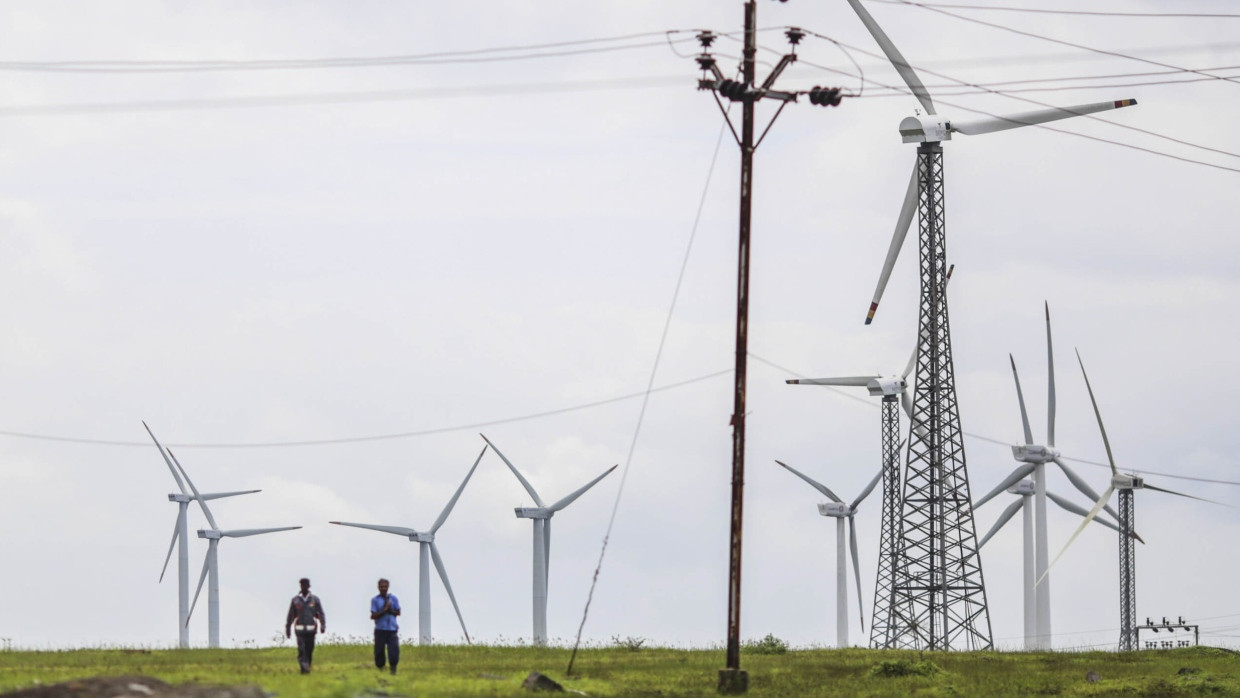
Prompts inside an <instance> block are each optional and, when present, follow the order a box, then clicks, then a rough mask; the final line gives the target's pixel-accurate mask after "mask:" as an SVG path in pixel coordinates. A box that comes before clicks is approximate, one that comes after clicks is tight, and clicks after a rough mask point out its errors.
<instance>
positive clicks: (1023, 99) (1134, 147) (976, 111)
mask: <svg viewBox="0 0 1240 698" xmlns="http://www.w3.org/2000/svg"><path fill="white" fill-rule="evenodd" d="M807 33H808V34H810V35H811V36H814V37H815V38H819V39H823V40H826V41H830V42H832V43H838V44H839V45H841V46H846V47H848V48H851V49H853V50H855V51H858V52H860V53H863V54H865V55H867V56H872V57H875V58H882V56H881V55H880V54H877V53H874V52H872V51H867V50H865V49H862V48H858V47H856V46H850V45H848V44H844V43H843V42H839V41H837V40H836V39H832V38H830V37H827V36H823V35H820V34H817V33H815V32H812V31H807ZM912 67H913V68H914V69H915V70H917V71H919V72H924V73H926V74H928V75H934V76H936V77H940V78H943V79H945V80H952V81H954V82H958V83H960V84H961V85H965V86H969V87H982V86H981V85H975V84H973V83H969V82H967V81H964V80H959V79H957V78H953V77H951V76H950V75H944V74H943V73H939V72H936V71H933V70H928V69H925V68H919V67H917V66H912ZM1177 70H1184V71H1187V72H1198V71H1195V70H1191V69H1187V68H1185V69H1177ZM832 72H837V73H838V72H841V71H838V70H834V69H833V70H832ZM871 82H873V81H871ZM875 84H878V85H880V86H881V87H886V88H887V89H891V90H896V91H901V92H904V93H906V94H909V91H908V89H907V88H901V87H896V86H893V85H887V84H883V83H875ZM983 89H985V88H983ZM986 91H987V92H989V93H991V94H995V95H998V96H1003V97H1008V98H1010V99H1015V100H1018V101H1021V102H1027V103H1029V104H1035V105H1038V106H1042V107H1050V108H1056V105H1053V104H1050V103H1047V102H1039V101H1037V100H1035V99H1030V98H1028V97H1018V96H1015V95H1010V94H1007V93H1006V92H1004V91H1002V90H993V89H986ZM938 102H939V103H940V104H944V105H947V106H949V107H953V108H955V109H961V110H964V111H967V112H971V113H974V114H981V115H983V116H989V117H993V118H1003V117H1001V116H1000V115H998V114H992V113H990V112H988V111H983V110H981V109H974V108H971V107H966V106H964V105H962V104H958V103H954V102H948V101H946V100H942V99H940V100H938ZM1082 116H1083V117H1084V118H1086V119H1090V120H1093V121H1097V122H1100V123H1104V124H1109V125H1111V126H1115V127H1117V128H1123V129H1126V130H1130V131H1135V132H1137V133H1143V134H1145V135H1148V136H1153V137H1155V138H1160V139H1163V140H1167V141H1171V142H1173V143H1177V144H1180V145H1185V146H1189V147H1192V148H1198V149H1201V150H1208V151H1210V152H1214V153H1219V154H1222V155H1229V156H1232V157H1240V155H1238V154H1236V153H1231V152H1229V151H1225V150H1220V149H1218V148H1212V147H1210V146H1205V145H1200V144H1197V143H1192V142H1189V141H1185V140H1182V139H1179V138H1175V137H1172V136H1168V135H1165V134H1161V133H1157V132H1155V131H1150V130H1147V129H1143V128H1140V127H1136V126H1129V125H1128V124H1121V123H1118V122H1115V121H1109V120H1107V119H1102V118H1099V117H1097V116H1093V115H1090V114H1084V115H1082ZM1032 126H1034V127H1035V128H1041V129H1045V130H1047V131H1054V132H1056V133H1064V134H1067V135H1070V136H1077V137H1078V138H1086V139H1089V140H1092V141H1098V142H1101V143H1109V144H1111V145H1117V146H1120V147H1122V148H1129V149H1131V150H1139V151H1142V152H1145V153H1149V154H1151V155H1158V156H1161V157H1166V158H1171V159H1172V160H1179V161H1181V162H1187V163H1191V164H1195V165H1203V166H1205V167H1211V168H1215V169H1219V170H1227V171H1229V172H1236V173H1240V169H1236V168H1233V167H1227V166H1225V165H1216V164H1214V163H1211V162H1206V161H1204V160H1194V159H1192V158H1187V157H1183V156H1180V155H1173V154H1171V153H1166V152H1163V151H1160V150H1154V149H1152V148H1145V147H1142V146H1137V145H1133V144H1131V143H1124V142H1122V141H1116V140H1112V139H1109V138H1102V137H1100V136H1091V135H1087V134H1084V133H1078V132H1076V131H1068V130H1065V129H1061V128H1055V127H1052V126H1047V125H1046V124H1032Z"/></svg>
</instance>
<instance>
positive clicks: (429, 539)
mask: <svg viewBox="0 0 1240 698" xmlns="http://www.w3.org/2000/svg"><path fill="white" fill-rule="evenodd" d="M409 540H411V541H413V542H414V543H434V542H435V534H434V533H423V532H421V531H418V532H415V533H410V534H409Z"/></svg>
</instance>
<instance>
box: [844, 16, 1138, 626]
mask: <svg viewBox="0 0 1240 698" xmlns="http://www.w3.org/2000/svg"><path fill="white" fill-rule="evenodd" d="M848 3H849V5H850V6H852V8H853V10H854V11H855V12H856V13H857V16H858V17H859V18H860V19H861V22H862V23H863V24H864V25H865V27H866V29H867V30H868V31H869V32H870V34H871V36H873V37H874V40H875V41H876V42H877V43H878V45H879V47H880V48H881V49H882V51H883V53H884V54H885V55H886V56H887V58H888V60H890V61H891V63H892V65H893V66H894V67H895V69H896V71H897V72H898V73H899V74H900V77H901V78H902V79H903V80H904V82H905V84H907V85H908V87H909V89H910V90H911V91H912V93H913V95H914V96H915V97H916V98H917V100H918V101H919V102H920V103H921V106H922V107H923V108H924V109H925V112H926V113H925V114H924V115H923V114H920V113H918V114H917V115H915V116H910V117H907V118H905V119H904V120H903V121H901V122H900V127H899V129H900V135H901V137H902V140H903V141H904V142H905V143H919V144H920V145H919V146H918V148H917V161H916V164H915V166H914V168H913V172H912V175H911V176H910V178H909V184H908V188H907V191H906V193H905V197H904V203H903V206H902V207H901V211H900V215H899V217H898V218H897V222H896V228H895V233H894V235H893V237H892V241H891V245H890V247H889V248H888V251H887V258H886V260H885V262H884V264H883V269H882V272H881V273H880V275H879V281H878V286H877V288H876V290H875V293H874V299H873V302H872V303H871V304H870V310H869V313H868V314H867V316H866V324H869V323H870V322H871V321H873V319H874V314H875V312H876V311H877V310H878V303H879V301H880V300H881V298H882V294H883V290H884V289H885V288H886V285H887V280H888V279H889V278H890V276H891V270H892V268H893V267H894V265H895V261H896V258H897V257H898V255H899V253H900V248H901V247H902V245H903V242H904V238H905V236H906V234H907V233H908V227H909V225H910V223H911V222H912V219H913V211H914V209H917V210H918V211H919V213H920V216H919V218H920V225H919V241H918V243H919V244H918V248H919V249H920V250H921V261H920V300H919V304H918V307H919V308H920V318H919V323H918V332H917V337H918V364H917V369H916V371H915V381H914V391H913V417H912V422H913V424H914V425H917V426H919V427H920V433H919V430H918V429H913V431H912V433H911V434H910V437H909V449H908V467H907V469H906V472H905V478H904V497H903V505H902V512H901V522H902V523H901V536H902V537H903V540H902V545H903V550H904V551H905V558H904V559H905V562H906V565H905V567H906V569H905V571H904V572H903V574H904V577H905V580H906V581H905V582H902V583H900V584H899V585H897V589H898V593H899V594H901V595H902V596H903V599H902V602H901V603H902V604H903V603H907V604H908V607H909V608H911V609H912V610H911V616H910V617H909V618H908V619H907V624H906V627H904V628H898V629H897V632H896V637H897V638H902V639H901V640H900V642H901V643H903V644H905V645H908V646H910V647H916V648H920V647H921V646H922V644H923V643H925V644H926V645H927V646H928V648H929V649H932V650H944V649H987V648H989V647H991V646H992V644H993V643H992V640H991V636H990V615H989V612H988V610H987V607H986V591H985V586H984V583H983V580H982V571H981V562H980V560H979V559H977V558H976V555H977V545H976V534H975V532H974V525H973V510H972V504H971V497H970V495H969V482H968V472H967V468H966V464H965V457H964V443H963V432H962V430H961V427H960V415H959V409H958V406H957V402H956V385H955V368H954V365H953V362H952V351H951V331H950V327H949V323H948V312H947V295H946V276H947V273H946V272H947V236H946V230H945V226H944V223H943V219H944V215H945V209H944V200H943V189H944V176H943V147H942V142H943V141H948V140H950V139H951V136H952V134H953V133H963V134H965V135H979V134H984V133H992V132H995V131H1003V130H1007V129H1012V128H1017V127H1021V126H1029V125H1033V124H1042V123H1046V122H1050V121H1056V120H1058V119H1064V118H1068V117H1072V116H1080V115H1083V114H1091V113H1095V112H1100V111H1106V110H1110V109H1117V108H1120V107H1127V106H1131V105H1133V104H1135V103H1136V102H1135V101H1134V100H1122V101H1116V102H1100V103H1096V104H1087V105H1082V106H1076V107H1069V108H1062V109H1060V108H1052V109H1044V110H1039V111H1033V112H1026V113H1023V114H1016V115H1011V116H1006V117H987V118H983V119H978V120H971V121H957V120H954V119H948V118H946V117H942V116H939V115H938V114H937V112H936V111H935V108H934V102H933V101H932V100H931V98H930V94H929V93H928V92H927V91H926V87H925V85H924V84H922V82H921V79H920V78H919V77H918V76H917V74H916V72H914V71H913V69H912V67H911V66H910V65H909V63H908V61H906V60H905V59H904V56H902V55H901V54H900V52H899V50H898V49H896V47H895V44H893V43H892V42H891V39H889V38H888V37H887V35H886V33H884V32H883V30H882V29H881V28H880V27H879V26H878V23H877V22H875V21H874V18H873V17H871V16H870V14H869V12H867V11H866V9H865V8H864V7H862V5H861V2H860V0H848ZM903 638H907V639H903Z"/></svg>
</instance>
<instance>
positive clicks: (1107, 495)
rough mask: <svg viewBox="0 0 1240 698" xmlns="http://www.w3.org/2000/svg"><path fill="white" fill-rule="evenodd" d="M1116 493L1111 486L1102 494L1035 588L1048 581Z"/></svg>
mask: <svg viewBox="0 0 1240 698" xmlns="http://www.w3.org/2000/svg"><path fill="white" fill-rule="evenodd" d="M1114 491H1115V485H1111V486H1110V487H1108V488H1107V491H1106V492H1103V493H1102V497H1101V498H1099V499H1098V502H1097V503H1096V504H1094V508H1093V509H1090V510H1089V513H1088V514H1086V515H1085V520H1084V521H1082V522H1081V526H1080V527H1079V528H1077V529H1076V533H1073V534H1072V537H1071V538H1069V539H1068V542H1067V543H1064V544H1063V548H1062V549H1060V551H1059V554H1058V555H1056V556H1055V559H1054V560H1051V564H1049V565H1047V566H1046V571H1045V572H1043V573H1042V576H1041V577H1038V581H1037V582H1035V583H1034V586H1037V585H1038V584H1041V583H1042V580H1043V579H1046V575H1048V574H1050V572H1051V568H1052V567H1054V566H1055V563H1056V562H1059V558H1061V557H1063V554H1064V553H1065V552H1067V550H1068V547H1069V546H1071V545H1072V542H1073V541H1075V540H1076V537H1077V536H1079V535H1081V531H1084V530H1085V527H1086V526H1088V525H1089V522H1090V521H1093V520H1094V517H1096V516H1098V512H1100V511H1102V507H1103V506H1105V505H1106V503H1107V500H1109V499H1110V498H1111V493H1112V492H1114Z"/></svg>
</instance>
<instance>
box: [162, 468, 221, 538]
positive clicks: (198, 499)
mask: <svg viewBox="0 0 1240 698" xmlns="http://www.w3.org/2000/svg"><path fill="white" fill-rule="evenodd" d="M168 455H169V456H171V457H172V462H173V463H175V464H176V466H177V470H180V471H181V475H182V476H183V477H184V478H185V482H186V483H188V484H189V489H190V491H191V492H193V493H194V501H196V502H198V506H199V507H201V508H202V513H203V515H205V516H206V517H207V523H209V524H211V528H213V529H218V528H219V526H217V525H216V523H215V517H214V516H212V515H211V510H210V509H208V508H207V503H206V501H204V500H203V498H202V495H201V494H199V493H198V488H197V487H194V481H193V480H191V479H189V473H187V472H185V468H183V467H181V461H179V460H177V454H175V453H173V452H172V449H168Z"/></svg>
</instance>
